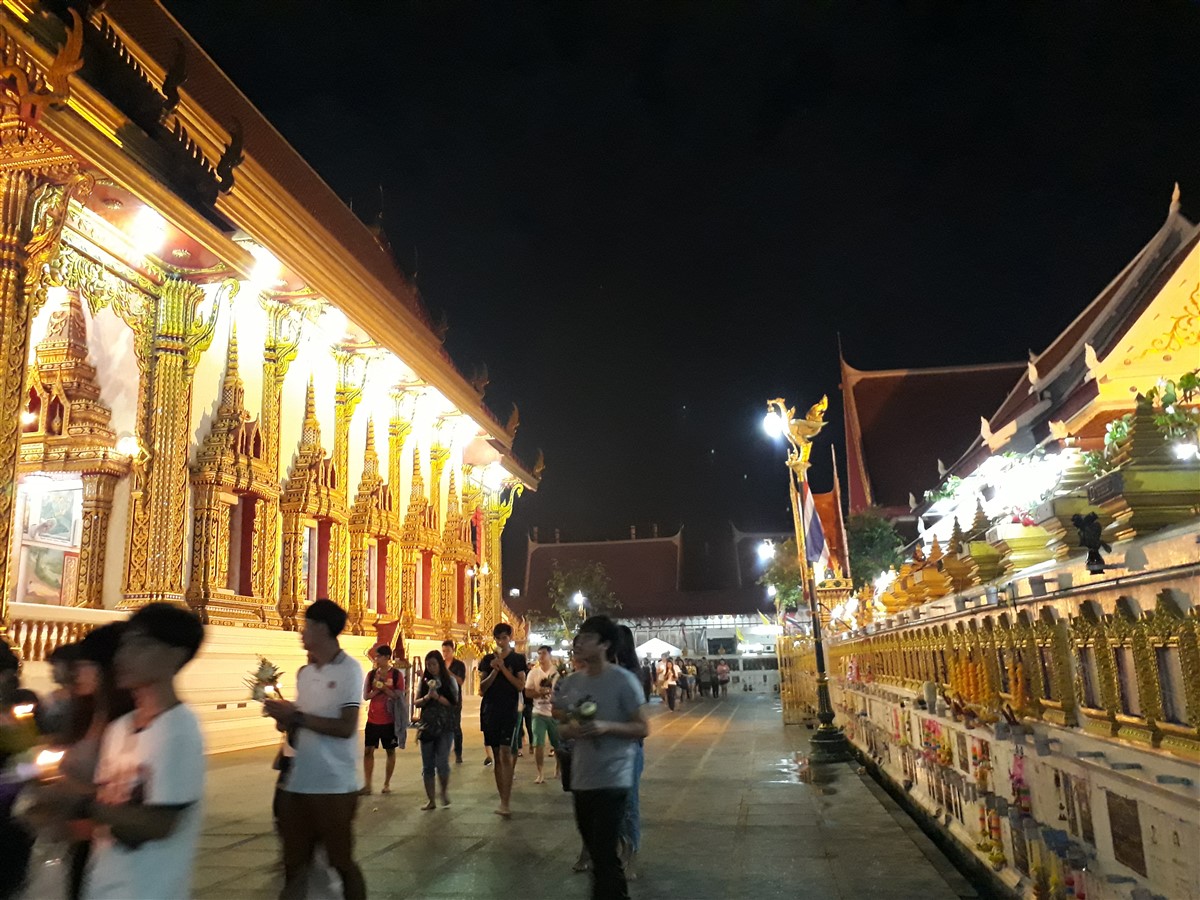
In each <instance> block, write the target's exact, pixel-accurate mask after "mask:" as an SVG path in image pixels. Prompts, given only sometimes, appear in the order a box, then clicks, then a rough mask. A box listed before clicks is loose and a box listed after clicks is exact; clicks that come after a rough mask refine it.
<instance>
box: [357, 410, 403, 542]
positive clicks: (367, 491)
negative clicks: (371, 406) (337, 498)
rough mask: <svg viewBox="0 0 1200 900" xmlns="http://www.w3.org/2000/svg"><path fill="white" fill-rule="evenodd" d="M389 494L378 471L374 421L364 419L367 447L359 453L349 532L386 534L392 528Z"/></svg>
mask: <svg viewBox="0 0 1200 900" xmlns="http://www.w3.org/2000/svg"><path fill="white" fill-rule="evenodd" d="M392 512H393V510H392V494H391V491H389V490H388V486H387V485H386V484H384V481H383V476H382V475H380V474H379V454H378V453H376V452H375V423H374V422H373V421H372V420H371V419H368V420H367V447H366V450H365V451H364V452H363V473H362V478H361V479H360V481H359V482H358V493H357V494H356V495H355V497H354V506H353V507H352V508H351V510H350V531H351V532H352V533H357V532H361V533H365V534H372V535H377V536H382V537H386V536H388V535H389V532H390V531H391V530H392V526H393V516H392Z"/></svg>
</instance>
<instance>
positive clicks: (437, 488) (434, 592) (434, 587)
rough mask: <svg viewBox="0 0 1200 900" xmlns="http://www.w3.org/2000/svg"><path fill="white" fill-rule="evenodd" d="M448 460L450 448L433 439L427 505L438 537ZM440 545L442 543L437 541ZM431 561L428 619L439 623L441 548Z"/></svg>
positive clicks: (442, 616) (441, 606)
mask: <svg viewBox="0 0 1200 900" xmlns="http://www.w3.org/2000/svg"><path fill="white" fill-rule="evenodd" d="M448 459H450V448H449V447H446V446H443V445H442V443H441V441H440V440H438V439H435V442H434V444H433V446H432V447H430V448H429V504H430V513H431V515H430V524H431V526H432V528H433V530H434V531H435V532H436V533H437V534H438V535H439V536H440V534H441V530H442V523H441V512H442V473H443V472H444V471H445V470H446V461H447V460H448ZM437 543H439V544H441V543H443V542H441V541H438V542H437ZM431 552H432V559H431V560H430V566H429V581H430V584H429V617H430V618H431V619H433V620H434V621H441V620H444V619H445V618H446V617H447V613H446V609H445V606H446V603H447V602H448V601H447V600H446V597H445V590H444V588H445V583H444V580H443V578H442V558H443V556H444V553H443V548H442V547H437V548H434V549H433V550H432V551H431Z"/></svg>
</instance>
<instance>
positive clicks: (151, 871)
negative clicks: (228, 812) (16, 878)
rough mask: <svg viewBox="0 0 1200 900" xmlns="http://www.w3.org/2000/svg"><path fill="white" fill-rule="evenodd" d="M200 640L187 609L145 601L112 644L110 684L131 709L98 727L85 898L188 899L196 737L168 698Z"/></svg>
mask: <svg viewBox="0 0 1200 900" xmlns="http://www.w3.org/2000/svg"><path fill="white" fill-rule="evenodd" d="M203 640H204V626H203V625H202V624H201V623H200V620H199V619H197V618H196V617H195V616H194V615H192V613H190V612H188V611H187V610H184V609H181V608H180V607H178V606H174V605H172V604H169V603H151V604H149V605H148V606H144V607H142V608H141V609H140V610H138V611H137V612H136V613H134V614H133V616H132V617H131V618H130V619H129V623H128V625H127V626H126V631H125V633H124V635H123V636H122V638H121V644H120V647H119V649H118V650H117V654H116V658H115V665H116V672H117V682H118V684H119V685H120V686H121V687H123V688H126V689H127V690H129V691H130V692H131V693H132V694H133V700H134V704H135V708H134V711H133V712H131V713H129V714H128V715H125V716H122V717H121V718H119V719H117V720H116V721H114V722H113V723H112V724H111V725H109V726H108V730H107V731H105V732H104V737H103V739H102V741H101V746H100V760H99V763H98V765H97V767H96V795H95V797H94V798H90V799H88V800H87V801H85V803H84V808H83V809H82V810H81V811H80V817H81V818H83V819H86V820H90V822H91V825H92V852H91V858H90V859H89V861H88V868H87V872H86V874H85V876H84V887H83V896H84V897H87V898H91V900H101V898H110V900H129V898H138V897H189V896H191V882H192V863H193V861H194V860H195V856H196V844H197V841H198V839H199V836H200V822H201V816H202V811H201V801H202V800H203V798H204V770H205V764H204V739H203V738H202V737H201V735H200V723H199V721H198V720H197V718H196V714H195V713H193V712H192V711H191V709H189V708H188V707H187V706H185V705H184V704H183V703H181V702H180V701H179V698H178V697H177V696H176V694H175V675H176V674H177V673H178V672H179V670H180V669H182V668H183V666H184V665H186V664H187V662H188V661H189V660H191V658H192V657H193V656H195V655H196V651H197V650H198V649H199V648H200V643H201V642H202V641H203Z"/></svg>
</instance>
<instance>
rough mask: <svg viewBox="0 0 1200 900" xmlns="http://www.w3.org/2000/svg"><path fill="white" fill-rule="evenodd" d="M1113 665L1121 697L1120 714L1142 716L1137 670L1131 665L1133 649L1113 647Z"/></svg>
mask: <svg viewBox="0 0 1200 900" xmlns="http://www.w3.org/2000/svg"><path fill="white" fill-rule="evenodd" d="M1112 654H1113V663H1114V665H1115V666H1116V669H1117V687H1118V688H1119V689H1120V695H1121V712H1123V713H1124V714H1125V715H1127V716H1139V717H1140V716H1141V715H1142V699H1141V695H1140V694H1139V693H1138V683H1137V670H1136V669H1135V668H1134V663H1133V648H1132V647H1126V646H1118V647H1114V648H1113V651H1112Z"/></svg>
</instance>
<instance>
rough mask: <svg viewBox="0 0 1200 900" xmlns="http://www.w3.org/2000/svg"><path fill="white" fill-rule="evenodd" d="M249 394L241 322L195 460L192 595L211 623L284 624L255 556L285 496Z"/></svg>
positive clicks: (193, 604) (190, 600)
mask: <svg viewBox="0 0 1200 900" xmlns="http://www.w3.org/2000/svg"><path fill="white" fill-rule="evenodd" d="M245 399H246V391H245V388H244V387H243V386H242V378H241V375H240V373H239V372H238V343H237V332H236V330H235V331H232V332H231V333H230V336H229V349H228V354H227V357H226V362H225V378H224V380H223V381H222V383H221V395H220V399H219V401H218V406H217V414H216V416H215V417H214V418H213V420H212V424H211V425H210V426H209V432H208V435H207V436H206V437H205V438H204V441H203V442H202V443H201V444H200V447H199V448H198V450H197V452H196V461H195V463H194V464H193V465H192V467H191V482H192V490H193V495H194V500H193V514H192V523H193V525H192V576H191V580H190V582H189V584H188V588H187V602H188V605H189V606H191V607H192V609H193V610H195V612H196V614H197V615H199V616H200V618H201V619H202V620H203V621H205V622H208V623H211V624H244V625H260V626H265V625H277V624H279V617H278V614H277V612H276V610H275V609H274V608H273V607H271V606H270V604H269V598H267V597H264V596H263V595H262V594H260V593H258V591H259V590H260V589H261V575H260V576H259V577H258V578H256V577H255V575H256V573H255V571H254V564H253V561H254V560H255V559H257V558H258V550H259V548H260V541H259V530H260V529H261V528H262V527H263V522H262V517H261V515H260V514H261V513H262V511H263V506H264V505H265V503H266V502H268V501H274V500H276V499H277V498H278V496H279V488H278V485H277V482H276V478H275V475H274V474H273V473H272V472H271V471H270V469H269V467H268V465H267V461H266V459H265V458H264V456H265V447H264V441H263V436H262V431H261V430H260V429H259V426H258V422H256V421H254V420H253V419H251V418H250V413H249V412H247V411H246V403H245ZM239 507H240V508H241V511H240V512H239V511H238V510H239ZM235 515H237V516H239V517H240V518H239V520H238V521H237V522H236V524H237V525H238V526H239V527H240V529H241V531H240V540H241V542H242V543H249V545H250V547H251V548H252V549H251V552H250V553H249V554H242V552H241V546H239V545H235V544H234V543H233V541H232V534H233V527H234V525H235V522H234V520H233V518H232V517H233V516H235ZM235 554H236V556H235ZM243 562H248V563H249V564H250V567H251V568H250V571H249V572H241V571H240V566H241V565H242V564H243ZM231 563H236V564H237V566H238V568H239V571H238V573H237V574H238V576H239V577H238V579H237V583H233V581H232V580H231V579H230V564H231ZM247 586H248V589H247Z"/></svg>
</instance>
